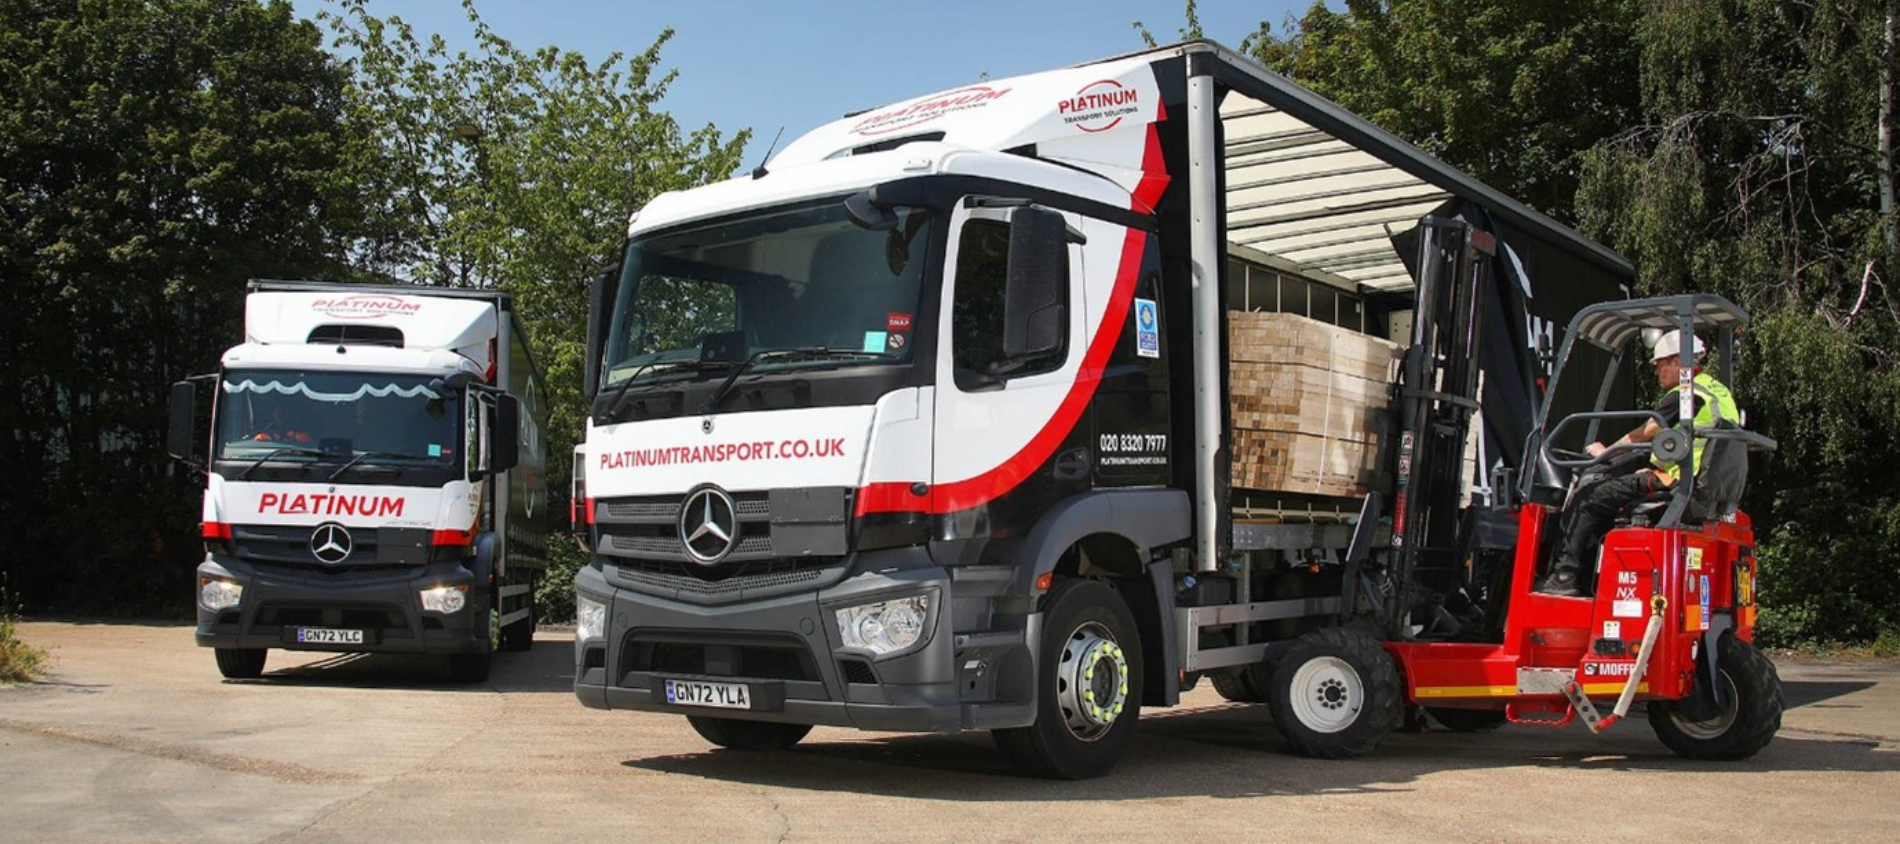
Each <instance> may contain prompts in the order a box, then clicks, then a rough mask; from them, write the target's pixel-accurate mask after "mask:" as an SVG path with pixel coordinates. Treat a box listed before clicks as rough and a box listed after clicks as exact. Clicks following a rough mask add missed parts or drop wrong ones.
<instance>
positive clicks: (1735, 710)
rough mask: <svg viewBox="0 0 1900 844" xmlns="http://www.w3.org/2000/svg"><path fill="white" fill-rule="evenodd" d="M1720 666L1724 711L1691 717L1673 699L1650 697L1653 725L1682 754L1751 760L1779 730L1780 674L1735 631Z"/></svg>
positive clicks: (1719, 657)
mask: <svg viewBox="0 0 1900 844" xmlns="http://www.w3.org/2000/svg"><path fill="white" fill-rule="evenodd" d="M1716 667H1717V668H1718V669H1719V672H1718V673H1719V674H1720V675H1721V682H1722V683H1724V684H1725V685H1726V688H1724V689H1723V691H1724V692H1725V693H1726V695H1727V697H1728V706H1726V707H1724V708H1723V710H1722V712H1721V713H1719V714H1717V715H1716V716H1715V717H1713V718H1710V719H1707V720H1704V721H1691V720H1689V719H1687V718H1684V717H1683V716H1681V715H1679V714H1678V713H1677V712H1676V703H1675V702H1674V701H1665V700H1658V701H1651V702H1650V704H1649V726H1650V727H1651V728H1652V729H1654V730H1655V731H1656V738H1659V739H1661V740H1662V743H1663V744H1665V745H1668V746H1669V749H1670V750H1673V751H1675V752H1676V755H1678V756H1681V757H1683V758H1686V759H1707V760H1716V761H1724V762H1728V761H1734V760H1736V759H1747V758H1748V757H1750V756H1753V755H1755V754H1756V753H1757V752H1760V750H1761V749H1762V748H1764V747H1767V746H1768V743H1769V742H1771V741H1773V740H1774V738H1775V732H1776V731H1778V730H1780V729H1781V709H1782V699H1781V676H1780V675H1779V674H1777V673H1776V672H1775V664H1774V663H1772V662H1769V661H1768V658H1767V657H1765V656H1762V655H1761V651H1758V650H1756V649H1755V646H1754V645H1751V644H1749V643H1747V642H1744V641H1742V640H1740V639H1736V638H1734V637H1732V636H1731V637H1724V638H1723V639H1722V642H1721V645H1720V646H1719V647H1718V649H1717V652H1716Z"/></svg>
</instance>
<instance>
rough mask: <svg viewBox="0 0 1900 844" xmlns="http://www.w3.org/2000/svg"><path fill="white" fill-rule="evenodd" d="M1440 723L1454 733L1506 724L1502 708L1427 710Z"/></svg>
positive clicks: (1488, 728)
mask: <svg viewBox="0 0 1900 844" xmlns="http://www.w3.org/2000/svg"><path fill="white" fill-rule="evenodd" d="M1425 712H1426V713H1427V714H1429V715H1431V716H1432V720H1434V721H1437V722H1438V725H1439V726H1441V727H1444V728H1445V729H1447V730H1450V731H1452V732H1454V733H1482V732H1487V731H1490V730H1495V729H1497V728H1499V727H1501V726H1504V710H1502V709H1451V708H1449V707H1432V708H1430V709H1427V710H1425Z"/></svg>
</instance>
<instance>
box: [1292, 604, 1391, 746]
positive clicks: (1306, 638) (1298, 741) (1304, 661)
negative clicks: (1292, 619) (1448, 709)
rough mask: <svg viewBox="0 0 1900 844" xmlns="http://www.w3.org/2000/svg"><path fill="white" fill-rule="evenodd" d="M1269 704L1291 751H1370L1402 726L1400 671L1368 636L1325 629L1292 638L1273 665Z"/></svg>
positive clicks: (1383, 649)
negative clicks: (1284, 651)
mask: <svg viewBox="0 0 1900 844" xmlns="http://www.w3.org/2000/svg"><path fill="white" fill-rule="evenodd" d="M1267 705H1268V707H1269V708H1270V709H1272V711H1273V720H1274V722H1275V723H1277V724H1279V725H1280V732H1281V734H1282V735H1285V736H1286V740H1287V743H1288V744H1290V745H1292V746H1293V752H1295V753H1298V754H1300V755H1302V756H1312V757H1316V758H1320V759H1345V758H1348V757H1352V756H1361V755H1364V754H1366V753H1370V752H1372V749H1373V748H1375V747H1378V746H1379V742H1380V741H1381V740H1382V739H1384V738H1385V736H1386V734H1387V733H1390V732H1392V731H1393V730H1394V729H1396V728H1397V727H1398V726H1399V720H1400V719H1401V718H1402V717H1403V716H1404V714H1405V701H1404V695H1403V691H1402V689H1401V687H1400V683H1399V670H1398V668H1397V667H1395V666H1393V664H1392V658H1391V657H1390V656H1388V655H1387V654H1386V652H1385V648H1382V647H1380V646H1379V642H1378V640H1376V639H1373V638H1372V637H1371V636H1368V635H1366V634H1364V633H1360V632H1356V631H1352V630H1347V629H1345V628H1342V627H1327V628H1322V629H1319V630H1314V631H1311V632H1308V633H1306V634H1305V635H1303V636H1301V637H1300V638H1298V639H1295V640H1294V641H1293V645H1292V647H1289V648H1287V651H1286V653H1285V654H1283V655H1281V657H1280V659H1279V662H1278V663H1277V664H1276V665H1275V666H1274V669H1273V686H1272V688H1270V689H1268V695H1267Z"/></svg>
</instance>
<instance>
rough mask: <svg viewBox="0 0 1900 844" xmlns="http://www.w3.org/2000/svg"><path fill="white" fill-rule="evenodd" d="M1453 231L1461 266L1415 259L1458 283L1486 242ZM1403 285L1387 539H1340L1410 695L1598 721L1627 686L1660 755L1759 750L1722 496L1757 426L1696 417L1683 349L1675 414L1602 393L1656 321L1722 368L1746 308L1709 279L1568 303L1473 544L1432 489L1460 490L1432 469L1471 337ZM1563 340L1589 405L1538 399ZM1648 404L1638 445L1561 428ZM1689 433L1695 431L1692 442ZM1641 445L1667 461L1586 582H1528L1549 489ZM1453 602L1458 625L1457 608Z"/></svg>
mask: <svg viewBox="0 0 1900 844" xmlns="http://www.w3.org/2000/svg"><path fill="white" fill-rule="evenodd" d="M1480 234H1481V233H1480ZM1464 245H1465V247H1466V248H1465V249H1462V250H1450V251H1446V252H1444V253H1443V254H1442V255H1441V256H1440V257H1442V258H1444V259H1445V260H1447V261H1450V262H1452V263H1454V264H1457V265H1459V266H1457V267H1452V266H1447V267H1445V268H1443V269H1444V270H1446V271H1443V272H1434V271H1432V270H1433V269H1434V268H1432V267H1430V266H1427V267H1426V268H1425V269H1426V270H1427V271H1426V272H1423V273H1421V274H1420V276H1421V280H1426V279H1433V278H1438V279H1444V280H1446V281H1449V282H1451V284H1449V285H1447V287H1450V288H1457V287H1461V286H1462V285H1459V284H1457V282H1456V280H1458V279H1459V278H1460V276H1461V275H1463V276H1466V277H1469V274H1470V271H1471V268H1472V266H1473V264H1472V262H1473V260H1474V259H1475V258H1477V257H1478V255H1476V254H1475V253H1476V252H1481V251H1482V247H1483V246H1484V244H1483V243H1482V242H1474V241H1472V240H1469V239H1467V240H1466V243H1465V244H1464ZM1426 252H1427V253H1428V254H1427V260H1426V263H1427V264H1428V265H1430V264H1432V263H1433V260H1432V259H1431V256H1430V254H1429V253H1430V252H1431V250H1430V249H1429V248H1428V249H1427V250H1426ZM1461 253H1462V254H1461ZM1425 286H1426V287H1428V288H1429V287H1430V286H1431V285H1430V283H1429V282H1427V284H1426V285H1425ZM1435 293H1436V295H1435ZM1434 302H1436V303H1437V306H1436V307H1435V308H1434V307H1433V304H1432V303H1434ZM1419 303H1420V306H1421V310H1422V312H1421V317H1424V319H1422V320H1421V328H1419V329H1418V333H1417V335H1416V336H1415V338H1414V344H1413V346H1412V352H1411V353H1410V355H1409V356H1408V359H1407V360H1406V362H1405V370H1404V372H1403V375H1402V378H1401V388H1400V390H1399V392H1398V393H1397V394H1396V396H1397V399H1398V401H1399V404H1398V405H1397V407H1398V408H1399V409H1400V419H1399V420H1397V421H1398V425H1399V426H1400V427H1399V428H1398V430H1397V437H1396V438H1395V439H1394V442H1395V446H1396V453H1395V454H1394V455H1393V460H1392V463H1391V464H1389V465H1394V466H1395V467H1396V468H1397V473H1396V476H1395V487H1394V490H1393V506H1392V507H1391V513H1392V515H1391V517H1390V518H1391V525H1392V531H1391V536H1390V545H1391V547H1390V548H1379V549H1377V550H1376V551H1374V552H1372V553H1367V550H1370V549H1367V550H1356V551H1355V552H1354V553H1353V554H1351V555H1350V556H1351V557H1352V558H1353V559H1349V560H1348V563H1349V565H1350V566H1353V567H1355V568H1357V569H1359V570H1361V571H1363V572H1364V574H1365V575H1367V576H1365V577H1363V578H1361V577H1359V576H1358V575H1357V574H1355V575H1353V578H1354V579H1353V580H1352V581H1349V582H1363V583H1364V584H1366V587H1365V588H1367V589H1369V590H1370V589H1377V590H1378V592H1377V593H1375V594H1376V595H1380V596H1383V601H1381V600H1377V599H1376V598H1375V599H1374V600H1371V601H1363V600H1362V601H1361V602H1360V605H1361V606H1367V605H1373V606H1375V608H1376V612H1375V615H1376V617H1377V618H1376V620H1377V621H1378V622H1379V623H1381V624H1382V626H1383V627H1384V628H1385V629H1384V631H1383V632H1384V635H1383V637H1382V638H1383V639H1384V646H1385V649H1386V651H1387V652H1388V653H1390V654H1391V655H1392V657H1393V660H1394V661H1395V662H1396V663H1397V666H1398V669H1399V672H1400V673H1401V675H1402V681H1403V687H1404V690H1405V701H1406V703H1407V705H1408V711H1409V712H1410V713H1412V715H1413V716H1414V717H1417V716H1418V715H1420V714H1421V713H1429V715H1430V716H1431V717H1432V718H1433V719H1434V720H1436V721H1437V722H1439V723H1440V724H1441V725H1443V726H1444V727H1446V728H1449V729H1452V730H1456V731H1461V732H1462V731H1475V730H1483V729H1488V728H1491V727H1495V726H1498V725H1500V724H1503V723H1505V722H1510V723H1516V724H1529V725H1538V726H1545V727H1564V726H1566V725H1569V724H1571V723H1572V722H1573V721H1579V720H1580V721H1582V722H1583V724H1584V726H1586V727H1588V728H1589V729H1590V730H1591V731H1593V732H1602V731H1603V730H1606V729H1609V728H1610V727H1612V726H1614V725H1615V724H1616V723H1617V722H1618V721H1620V720H1622V719H1623V718H1624V717H1626V716H1627V715H1628V714H1629V712H1630V709H1631V707H1632V706H1633V705H1634V704H1635V703H1637V702H1639V701H1640V702H1645V703H1646V704H1647V705H1648V720H1649V723H1650V726H1651V727H1652V728H1653V729H1654V730H1655V732H1656V735H1657V737H1658V738H1660V739H1661V740H1662V742H1663V743H1664V744H1665V745H1667V746H1668V747H1669V748H1670V749H1671V750H1673V751H1675V752H1676V753H1677V754H1680V755H1682V756H1685V757H1688V758H1692V759H1724V760H1727V759H1742V758H1746V757H1749V756H1752V755H1754V754H1755V753H1756V752H1757V751H1759V750H1761V749H1762V748H1763V747H1764V746H1766V745H1767V744H1768V743H1769V741H1770V740H1772V739H1773V737H1774V735H1775V732H1776V730H1778V729H1779V728H1780V726H1781V712H1782V694H1781V685H1780V679H1779V678H1778V677H1777V675H1776V673H1775V668H1774V665H1773V664H1772V663H1770V662H1769V661H1768V660H1767V658H1766V657H1764V656H1763V655H1762V654H1761V652H1760V651H1758V650H1757V649H1756V648H1755V646H1754V645H1753V640H1754V631H1755V577H1756V565H1757V564H1756V558H1755V538H1754V531H1753V529H1752V526H1751V524H1750V522H1749V519H1748V516H1747V515H1746V514H1744V513H1742V512H1741V511H1740V510H1739V509H1738V505H1739V503H1740V499H1741V496H1742V491H1743V487H1744V486H1745V484H1746V481H1747V474H1748V454H1749V453H1750V452H1751V451H1772V450H1773V449H1774V448H1775V442H1774V440H1772V439H1770V438H1769V437H1766V436H1763V435H1761V434H1759V433H1755V432H1752V431H1748V430H1746V429H1745V428H1744V427H1742V422H1743V420H1742V419H1736V420H1722V421H1721V422H1720V424H1718V425H1715V426H1710V427H1703V428H1698V427H1696V426H1695V421H1696V420H1695V413H1694V412H1693V410H1691V392H1690V391H1691V389H1692V384H1691V378H1692V377H1693V373H1694V369H1695V368H1694V367H1691V366H1687V365H1685V366H1684V367H1682V369H1681V373H1682V375H1681V379H1682V380H1681V383H1680V384H1679V385H1669V387H1668V389H1671V390H1674V391H1676V392H1677V393H1678V396H1679V399H1678V400H1679V402H1680V404H1679V408H1680V413H1679V418H1678V419H1677V420H1676V421H1674V422H1673V423H1672V422H1670V421H1669V420H1667V419H1665V417H1664V416H1663V414H1661V413H1658V412H1656V411H1653V410H1610V409H1608V408H1607V407H1606V404H1608V402H1609V399H1610V397H1611V396H1612V395H1613V393H1614V392H1616V391H1615V390H1613V389H1612V386H1613V383H1614V382H1615V381H1616V379H1617V377H1618V373H1621V372H1627V371H1628V367H1626V366H1625V363H1624V362H1625V359H1626V355H1627V354H1628V353H1629V352H1630V350H1631V349H1641V350H1643V351H1646V350H1647V348H1648V345H1639V344H1653V343H1654V342H1655V341H1656V340H1657V339H1659V338H1660V337H1661V336H1662V335H1663V334H1664V333H1665V332H1677V336H1676V339H1677V340H1678V342H1679V345H1678V346H1677V348H1683V349H1689V348H1693V347H1694V341H1693V340H1692V337H1694V336H1697V335H1699V336H1700V337H1704V338H1710V339H1712V340H1713V342H1712V343H1711V354H1710V355H1709V356H1708V358H1705V365H1706V363H1710V362H1712V363H1713V364H1714V369H1713V373H1714V374H1715V375H1716V377H1717V378H1718V379H1720V380H1722V381H1723V382H1724V383H1725V384H1726V383H1732V381H1730V376H1731V374H1732V367H1733V363H1734V347H1735V334H1736V330H1737V329H1739V328H1742V327H1744V326H1745V325H1746V324H1747V322H1748V316H1747V314H1746V313H1745V312H1744V311H1743V310H1742V309H1741V308H1739V307H1737V306H1736V305H1735V304H1734V303H1732V302H1730V301H1728V300H1726V299H1724V298H1721V297H1719V296H1713V295H1681V296H1668V297H1662V298H1652V299H1640V300H1627V301H1618V302H1605V303H1600V304H1597V305H1593V306H1590V307H1586V308H1584V309H1583V310H1582V311H1580V312H1578V313H1577V314H1576V316H1575V317H1574V318H1573V319H1572V320H1571V322H1570V325H1569V329H1568V331H1567V332H1566V333H1565V334H1564V335H1563V342H1562V346H1561V347H1560V349H1559V350H1558V351H1557V352H1556V354H1555V356H1554V359H1552V361H1551V362H1552V363H1553V364H1554V366H1553V368H1552V370H1551V371H1552V376H1551V378H1550V381H1549V382H1548V384H1547V385H1544V386H1545V389H1544V390H1543V391H1542V397H1541V400H1540V401H1539V407H1538V408H1537V412H1536V421H1535V424H1534V425H1533V427H1532V429H1531V431H1532V432H1531V434H1530V441H1529V442H1528V443H1527V444H1526V449H1525V454H1526V455H1527V458H1526V460H1525V461H1524V462H1525V464H1526V465H1527V466H1529V467H1531V468H1529V469H1527V470H1526V471H1523V472H1522V473H1521V477H1515V478H1513V477H1511V476H1510V475H1508V474H1501V475H1500V476H1499V477H1494V478H1493V481H1494V483H1493V489H1494V490H1498V491H1503V492H1504V493H1505V494H1506V495H1507V496H1508V497H1509V500H1507V501H1505V502H1503V504H1502V506H1494V507H1492V508H1488V509H1489V510H1491V512H1493V513H1506V514H1508V513H1514V514H1515V519H1514V528H1515V530H1514V533H1515V541H1514V542H1510V543H1506V544H1504V545H1502V546H1500V547H1494V548H1493V549H1492V550H1489V551H1486V550H1484V549H1482V548H1480V547H1479V543H1475V542H1473V541H1472V540H1471V539H1470V537H1471V536H1472V535H1473V534H1474V533H1475V532H1476V531H1475V530H1474V529H1473V526H1472V524H1471V523H1470V516H1471V515H1472V514H1473V513H1474V512H1475V511H1476V509H1477V508H1453V507H1449V506H1443V505H1442V504H1434V503H1433V502H1447V501H1456V500H1457V498H1458V490H1457V489H1456V487H1455V486H1451V487H1447V483H1450V484H1456V483H1457V482H1458V475H1459V473H1458V472H1457V471H1456V470H1455V468H1453V469H1452V470H1451V471H1444V469H1445V468H1446V467H1456V466H1457V465H1458V463H1457V462H1455V461H1457V460H1458V459H1459V456H1460V455H1461V453H1462V451H1461V449H1462V444H1463V442H1464V437H1465V434H1466V431H1467V428H1468V426H1469V425H1470V424H1471V421H1472V414H1473V413H1474V411H1475V410H1476V408H1477V402H1476V400H1475V399H1476V396H1477V387H1478V383H1477V382H1478V377H1477V373H1476V366H1475V364H1468V363H1467V361H1469V359H1470V358H1471V357H1472V356H1471V355H1468V354H1461V353H1460V351H1459V343H1460V342H1461V341H1463V340H1465V339H1467V338H1470V337H1472V336H1474V333H1473V332H1472V330H1471V328H1472V327H1471V325H1470V324H1469V315H1470V314H1473V313H1475V312H1476V310H1475V309H1473V308H1470V307H1469V305H1468V294H1460V293H1457V292H1453V291H1451V290H1445V291H1442V293H1437V292H1435V291H1432V290H1430V289H1425V290H1421V291H1420V300H1419ZM1428 310H1435V311H1436V313H1427V312H1423V311H1428ZM1441 326H1442V327H1443V329H1444V330H1442V331H1441V330H1439V328H1440V327H1441ZM1586 347H1587V348H1586ZM1605 355H1607V356H1608V358H1609V363H1608V365H1607V366H1603V365H1602V363H1601V362H1602V360H1603V357H1604V356H1605ZM1578 358H1585V359H1586V360H1587V363H1588V366H1587V367H1579V368H1587V369H1591V370H1597V369H1598V368H1599V367H1601V370H1600V371H1602V372H1604V373H1605V374H1604V377H1603V381H1602V384H1601V385H1600V387H1599V388H1598V389H1597V391H1596V394H1595V395H1596V398H1595V402H1594V406H1593V407H1592V409H1591V410H1588V411H1584V412H1574V413H1565V414H1556V413H1554V411H1553V408H1554V407H1556V406H1557V403H1556V402H1554V401H1553V400H1552V397H1554V396H1557V395H1559V393H1558V389H1559V388H1560V387H1561V386H1563V384H1562V379H1563V378H1564V375H1565V370H1566V366H1567V365H1568V364H1571V363H1572V362H1573V361H1575V360H1577V359H1578ZM1638 359H1639V360H1648V359H1649V358H1648V356H1647V355H1644V356H1643V357H1641V358H1638ZM1573 389H1574V387H1573ZM1553 416H1555V417H1556V418H1553ZM1744 418H1745V417H1744ZM1649 419H1654V420H1655V421H1656V422H1658V424H1660V425H1662V426H1663V428H1664V430H1663V431H1662V432H1661V433H1660V434H1659V435H1658V436H1656V437H1655V438H1654V439H1653V440H1652V441H1651V442H1649V443H1643V444H1623V445H1618V446H1613V447H1611V448H1610V449H1609V450H1607V451H1605V452H1603V453H1602V454H1600V455H1597V456H1591V455H1589V454H1587V453H1585V452H1584V451H1582V450H1574V449H1571V448H1568V447H1564V446H1561V445H1560V444H1569V443H1575V444H1576V446H1577V448H1579V449H1580V448H1581V447H1582V444H1584V443H1591V442H1597V441H1599V440H1603V439H1607V440H1615V439H1616V438H1617V437H1618V436H1619V435H1620V434H1621V433H1622V432H1623V431H1624V430H1628V429H1630V428H1632V427H1635V426H1636V425H1639V424H1641V423H1642V422H1643V421H1644V420H1649ZM1606 427H1607V430H1604V429H1606ZM1600 430H1603V431H1604V433H1606V434H1607V437H1606V438H1605V437H1599V431H1600ZM1577 434H1581V437H1580V439H1579V438H1578V437H1577V436H1576V435H1577ZM1698 441H1701V442H1702V443H1704V444H1705V445H1704V446H1703V447H1702V448H1700V449H1698V448H1696V447H1695V446H1696V444H1697V442H1698ZM1651 460H1657V461H1664V462H1669V463H1675V464H1678V465H1679V466H1680V468H1681V472H1680V478H1681V479H1680V481H1679V482H1677V483H1675V484H1674V485H1673V486H1672V487H1670V488H1668V489H1666V490H1665V491H1663V492H1662V493H1660V494H1658V495H1657V496H1655V497H1654V498H1653V499H1652V500H1646V501H1643V502H1640V503H1638V504H1636V505H1634V506H1632V507H1629V508H1626V509H1625V512H1624V513H1622V514H1621V515H1619V517H1618V521H1617V522H1616V524H1615V526H1614V527H1612V528H1611V529H1610V530H1609V531H1608V533H1607V534H1606V535H1605V536H1604V537H1603V540H1602V543H1601V549H1600V552H1599V553H1598V554H1597V556H1596V558H1595V560H1594V566H1592V561H1591V560H1585V561H1584V570H1583V575H1584V577H1582V578H1581V579H1582V581H1583V582H1584V585H1585V587H1586V589H1585V590H1584V595H1583V596H1582V597H1559V596H1556V595H1549V594H1543V593H1540V592H1538V591H1536V589H1535V584H1536V583H1537V581H1538V576H1539V574H1540V573H1541V572H1542V570H1543V569H1544V568H1545V567H1546V566H1547V565H1548V564H1549V562H1550V561H1551V560H1552V559H1554V557H1555V556H1556V554H1557V550H1558V548H1559V547H1560V545H1561V544H1562V537H1561V536H1559V533H1560V531H1559V529H1558V524H1559V518H1560V516H1561V514H1562V511H1563V507H1564V505H1565V503H1566V501H1567V500H1568V499H1569V498H1570V497H1571V496H1573V495H1575V494H1576V491H1577V490H1578V489H1580V488H1582V487H1583V486H1584V485H1586V484H1588V483H1590V482H1592V481H1593V480H1594V479H1596V478H1597V477H1599V476H1603V475H1609V474H1615V473H1622V472H1631V471H1640V470H1642V469H1643V468H1644V467H1646V466H1648V465H1649V464H1650V461H1651ZM1698 460H1699V461H1700V462H1701V464H1703V465H1697V462H1698ZM1408 499H1409V500H1410V501H1411V502H1413V503H1412V505H1411V506H1410V507H1409V508H1408V506H1407V501H1408ZM1375 506H1376V505H1375ZM1506 527H1507V528H1509V527H1511V525H1510V524H1507V525H1506ZM1447 537H1455V538H1456V539H1452V540H1450V541H1446V539H1445V538H1447ZM1355 544H1357V543H1355ZM1380 544H1383V541H1382V542H1381V543H1380ZM1374 561H1377V562H1376V563H1375V562H1374ZM1591 585H1594V588H1593V589H1590V588H1588V587H1589V586H1591ZM1380 604H1383V606H1379V605H1380ZM1461 617H1462V618H1465V619H1466V620H1467V623H1462V624H1461V623H1458V621H1457V620H1456V619H1458V618H1461Z"/></svg>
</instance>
